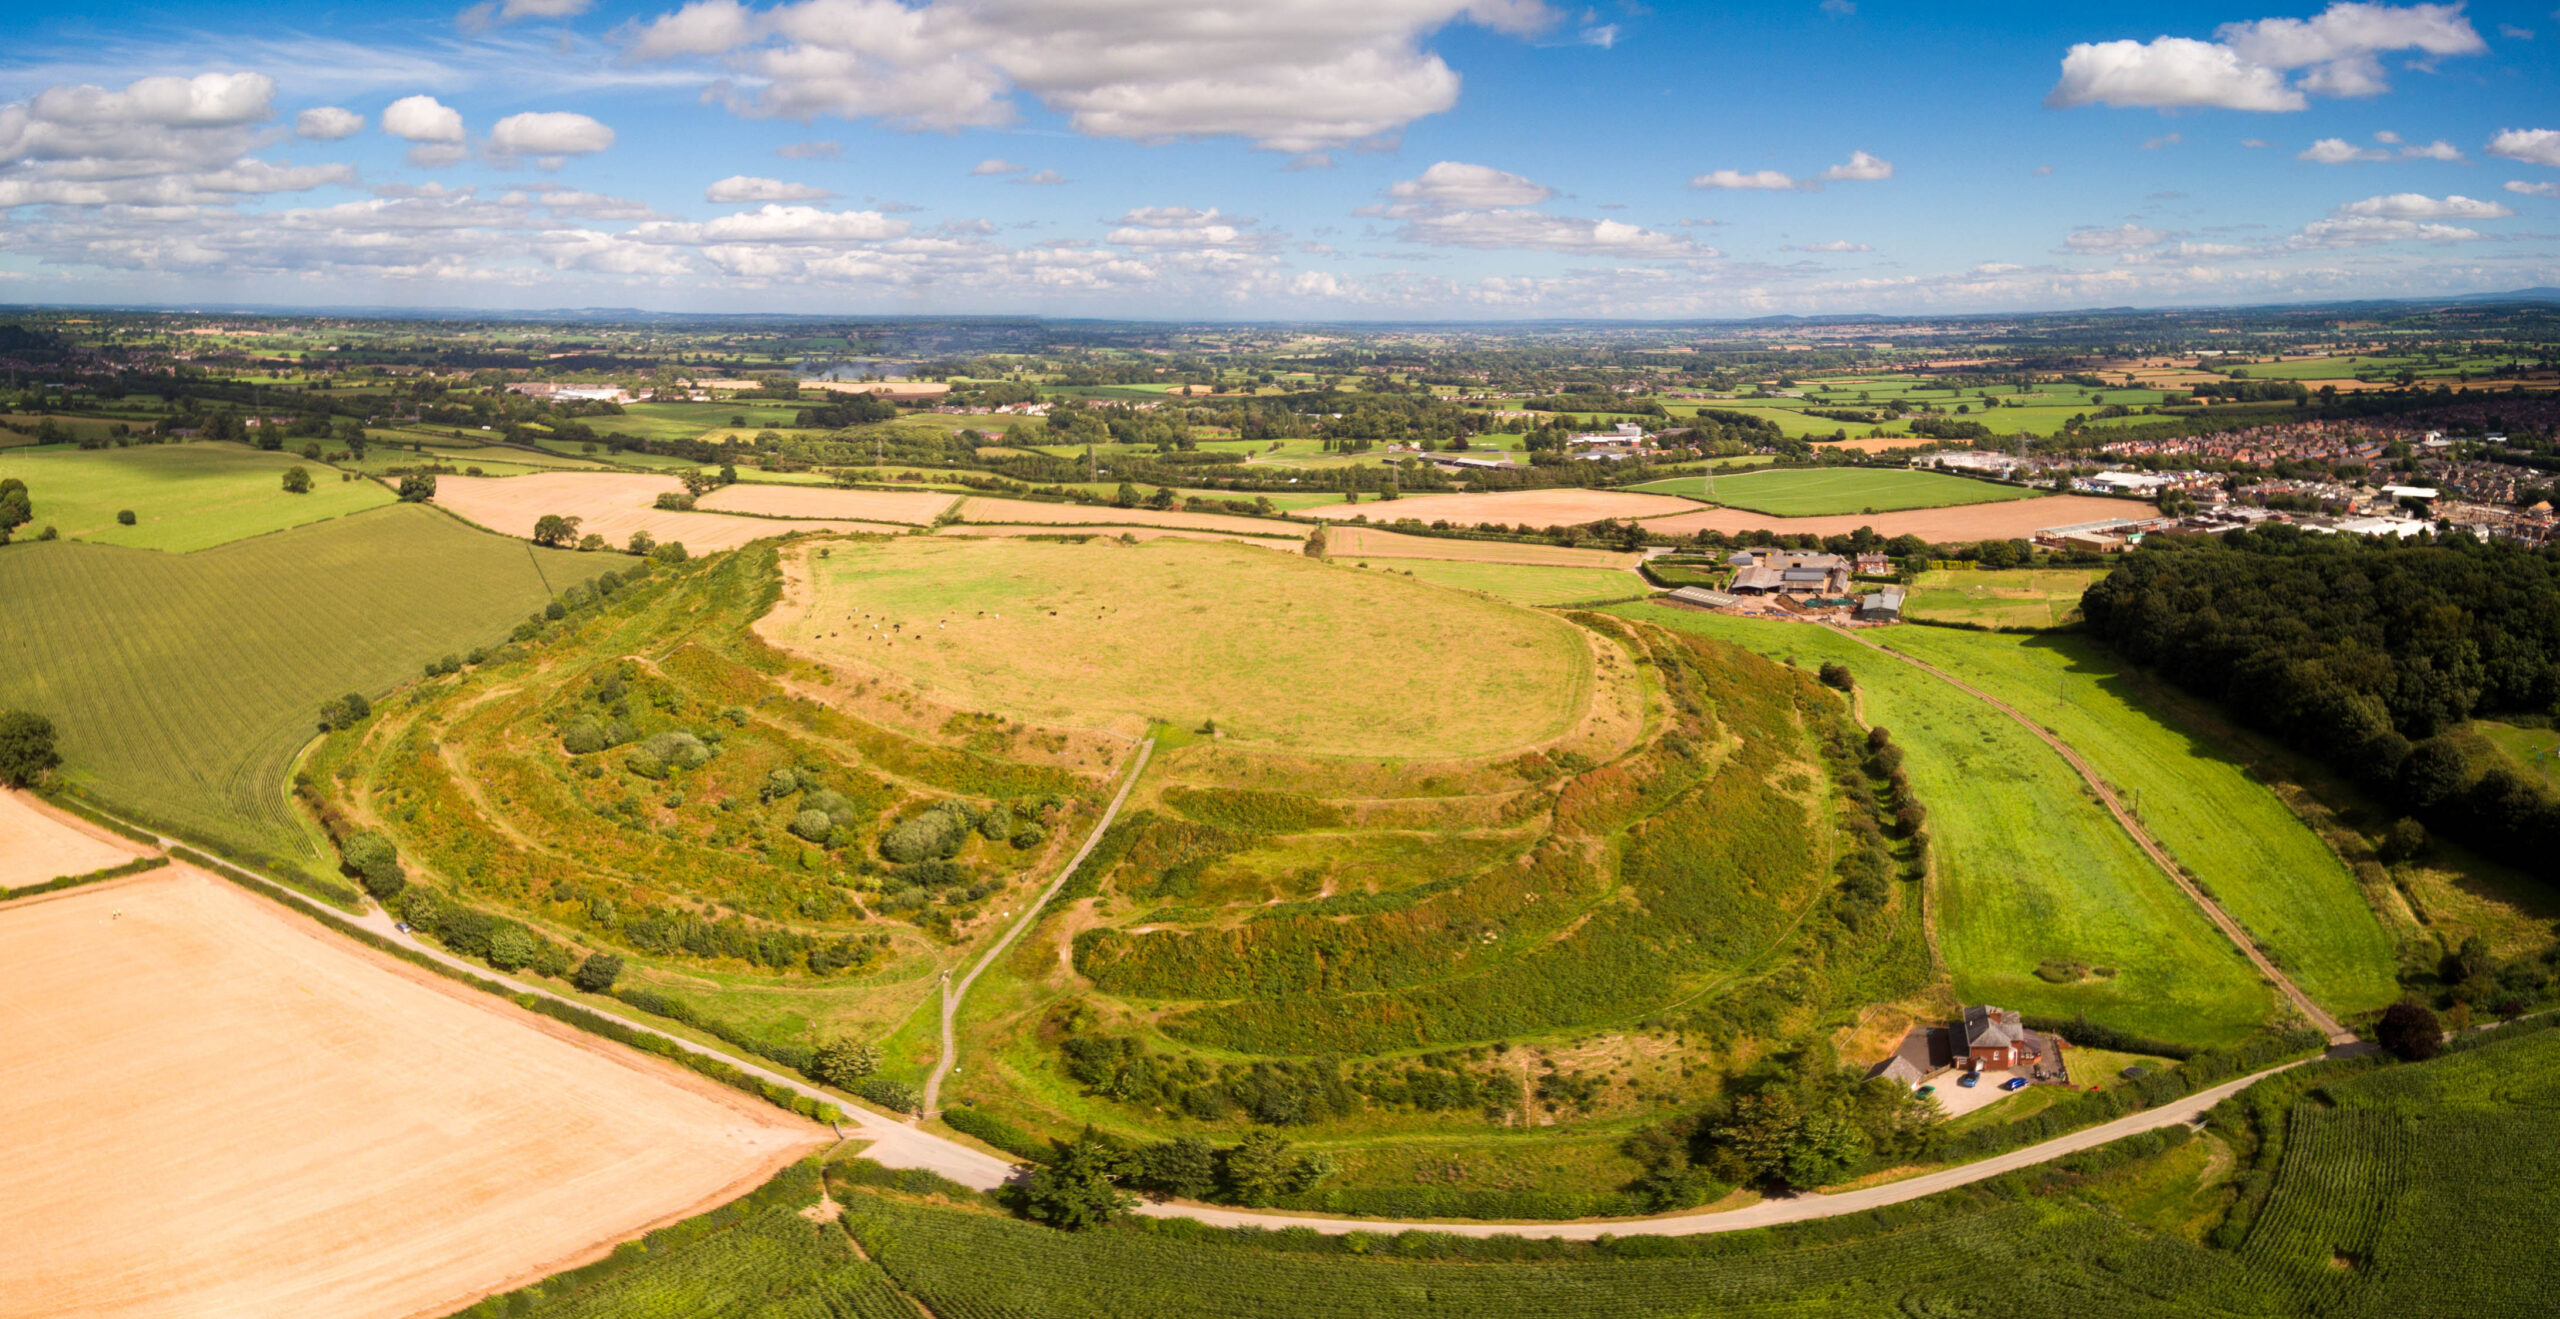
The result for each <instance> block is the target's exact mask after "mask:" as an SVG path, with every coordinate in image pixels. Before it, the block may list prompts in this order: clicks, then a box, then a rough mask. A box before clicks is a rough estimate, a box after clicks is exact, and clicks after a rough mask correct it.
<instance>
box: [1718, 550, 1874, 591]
mask: <svg viewBox="0 0 2560 1319" xmlns="http://www.w3.org/2000/svg"><path fill="white" fill-rule="evenodd" d="M1737 557H1739V556H1737ZM1730 589H1731V590H1732V591H1733V592H1734V593H1735V594H1736V595H1818V596H1825V597H1837V596H1841V595H1846V594H1847V593H1848V591H1849V561H1848V560H1847V559H1844V558H1842V557H1840V556H1839V555H1837V554H1815V553H1808V552H1804V551H1762V552H1760V553H1758V554H1755V555H1753V556H1752V562H1751V564H1750V565H1749V566H1748V567H1743V566H1737V567H1735V569H1734V572H1733V585H1732V587H1731V588H1730Z"/></svg>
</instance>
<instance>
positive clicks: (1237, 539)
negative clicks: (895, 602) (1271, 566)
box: [940, 522, 1306, 554]
mask: <svg viewBox="0 0 2560 1319" xmlns="http://www.w3.org/2000/svg"><path fill="white" fill-rule="evenodd" d="M1285 530H1293V531H1294V530H1296V528H1285ZM940 534H941V535H945V536H977V537H982V538H983V537H1000V538H1001V537H1011V538H1016V539H1018V538H1021V537H1024V536H1082V535H1094V536H1108V537H1110V538H1112V539H1114V540H1117V539H1119V538H1120V537H1122V536H1127V537H1128V538H1130V539H1131V540H1163V539H1166V538H1168V537H1170V538H1172V539H1174V540H1223V541H1232V542H1234V543H1235V544H1238V545H1260V546H1262V547H1263V548H1265V549H1274V550H1285V551H1287V552H1288V553H1291V554H1295V553H1297V552H1298V551H1299V549H1300V548H1301V547H1302V546H1304V545H1305V543H1306V542H1304V541H1300V540H1281V539H1279V538H1277V537H1273V536H1247V535H1244V534H1242V533H1239V532H1233V531H1197V530H1194V529H1192V528H1189V527H1061V526H1041V525H1039V524H1037V523H1031V524H1027V525H1026V524H1022V523H1007V524H1004V525H1000V526H988V525H985V524H981V523H972V522H960V523H954V524H953V525H951V526H948V527H944V528H943V529H942V530H941V532H940Z"/></svg>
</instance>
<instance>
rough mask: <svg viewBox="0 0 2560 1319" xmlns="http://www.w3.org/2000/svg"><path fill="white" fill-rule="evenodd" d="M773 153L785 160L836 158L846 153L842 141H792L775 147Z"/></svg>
mask: <svg viewBox="0 0 2560 1319" xmlns="http://www.w3.org/2000/svg"><path fill="white" fill-rule="evenodd" d="M773 154H775V155H777V156H780V157H782V158H783V159H784V160H834V159H836V158H838V157H840V156H842V155H843V154H844V144H843V143H841V142H829V141H821V142H791V143H786V144H784V145H782V146H778V147H775V148H774V149H773Z"/></svg>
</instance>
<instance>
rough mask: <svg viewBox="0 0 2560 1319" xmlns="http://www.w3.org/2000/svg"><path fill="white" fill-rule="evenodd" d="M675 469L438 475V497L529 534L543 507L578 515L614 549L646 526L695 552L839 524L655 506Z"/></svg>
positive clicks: (487, 522)
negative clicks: (661, 473)
mask: <svg viewBox="0 0 2560 1319" xmlns="http://www.w3.org/2000/svg"><path fill="white" fill-rule="evenodd" d="M683 490H684V485H683V483H681V482H679V481H677V480H676V479H675V478H674V477H672V476H649V475H645V474H642V473H636V472H540V473H536V474H534V475H531V476H440V477H437V478H436V503H437V505H438V506H439V507H442V508H445V509H449V510H451V511H453V512H455V513H459V514H461V515H462V516H463V517H466V518H469V519H470V520H471V521H473V522H476V523H479V524H480V525H481V526H484V527H487V528H488V529H490V530H491V531H496V532H501V533H504V534H506V535H509V536H520V537H523V538H525V539H528V540H530V539H532V537H533V524H534V522H535V521H536V520H538V519H540V518H542V517H543V516H544V515H546V514H552V513H557V514H559V515H561V516H562V517H573V518H576V519H578V534H579V535H581V536H584V535H586V534H588V533H590V532H592V533H594V534H596V535H599V536H602V537H604V538H605V539H606V540H607V541H609V542H611V543H612V545H613V547H614V548H615V549H621V548H622V547H623V546H624V545H625V544H627V543H629V541H630V540H631V533H632V532H635V531H639V530H643V529H646V530H647V531H648V533H649V534H650V535H652V536H655V537H657V538H658V539H659V540H660V541H661V542H664V541H671V540H674V541H682V542H684V546H685V548H686V549H689V550H692V551H694V552H696V553H703V552H707V551H710V550H733V549H736V548H737V547H739V546H741V545H744V544H746V543H747V542H748V541H751V540H762V539H763V538H765V537H767V536H779V535H782V534H783V533H785V532H791V531H842V530H844V527H843V525H842V524H841V523H836V522H786V521H782V520H780V519H776V518H742V517H727V516H723V515H722V514H718V513H680V512H671V511H668V510H666V509H661V508H656V507H653V505H654V504H655V503H656V502H657V498H658V496H659V495H661V494H665V493H667V492H669V491H675V492H678V493H681V492H682V491H683Z"/></svg>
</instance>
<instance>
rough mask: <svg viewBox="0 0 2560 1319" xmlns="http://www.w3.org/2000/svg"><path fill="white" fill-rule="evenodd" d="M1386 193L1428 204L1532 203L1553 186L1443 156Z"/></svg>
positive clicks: (1546, 195) (1542, 198)
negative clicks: (1443, 157)
mask: <svg viewBox="0 0 2560 1319" xmlns="http://www.w3.org/2000/svg"><path fill="white" fill-rule="evenodd" d="M1387 195H1388V196H1390V197H1394V198H1396V199H1398V200H1399V201H1409V202H1415V203H1419V204H1422V205H1428V206H1453V207H1463V206H1535V205H1537V204H1538V203H1540V202H1542V201H1545V200H1547V199H1548V198H1550V197H1553V196H1555V195H1556V190H1555V189H1553V188H1550V187H1548V186H1546V185H1545V184H1542V183H1533V182H1531V181H1529V180H1528V179H1524V178H1522V177H1520V176H1519V175H1517V174H1506V173H1504V172H1503V171H1501V170H1498V169H1495V168H1493V167H1492V166H1490V165H1468V164H1462V163H1460V162H1458V161H1454V160H1444V161H1441V162H1439V163H1438V164H1435V165H1433V166H1432V167H1431V168H1429V169H1426V170H1424V171H1422V173H1421V175H1420V176H1418V177H1415V178H1410V179H1405V180H1402V181H1400V182H1398V183H1396V184H1395V185H1393V186H1391V187H1389V188H1388V189H1387Z"/></svg>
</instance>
